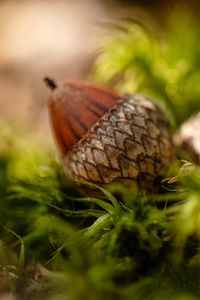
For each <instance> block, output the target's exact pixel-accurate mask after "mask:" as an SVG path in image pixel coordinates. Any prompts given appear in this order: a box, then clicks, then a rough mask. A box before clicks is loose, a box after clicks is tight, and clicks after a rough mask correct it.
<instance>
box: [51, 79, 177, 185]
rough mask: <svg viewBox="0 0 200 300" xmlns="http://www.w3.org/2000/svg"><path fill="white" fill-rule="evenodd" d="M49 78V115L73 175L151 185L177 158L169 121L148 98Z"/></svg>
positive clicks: (77, 179)
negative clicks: (59, 81)
mask: <svg viewBox="0 0 200 300" xmlns="http://www.w3.org/2000/svg"><path fill="white" fill-rule="evenodd" d="M45 81H46V83H47V85H48V86H49V87H50V88H51V90H52V92H51V94H50V96H49V100H48V107H49V114H50V119H51V124H52V128H53V132H54V135H55V139H56V141H57V144H58V146H59V148H60V150H61V155H62V162H63V166H64V170H65V173H66V175H67V176H68V178H69V179H71V180H73V181H75V182H81V181H89V182H93V183H96V184H99V185H106V184H110V183H111V182H122V183H124V184H126V185H130V184H133V183H135V184H137V185H138V186H139V187H143V188H147V189H150V188H152V186H153V182H154V180H155V179H157V178H159V177H162V176H163V175H164V174H165V171H166V169H167V168H168V167H169V165H170V163H171V162H172V161H173V159H174V147H173V142H172V138H171V137H172V134H171V129H170V124H169V122H168V120H167V118H166V117H165V115H164V114H163V112H162V111H161V110H160V108H159V107H158V106H157V105H156V104H155V103H154V102H152V101H151V100H150V99H149V98H147V97H145V96H143V95H139V94H134V95H130V94H126V95H120V94H118V93H115V92H113V91H109V90H107V89H105V88H101V87H97V86H94V85H91V84H86V83H81V82H71V81H63V82H61V83H59V84H58V85H57V84H56V83H55V82H54V81H53V80H52V79H50V78H45Z"/></svg>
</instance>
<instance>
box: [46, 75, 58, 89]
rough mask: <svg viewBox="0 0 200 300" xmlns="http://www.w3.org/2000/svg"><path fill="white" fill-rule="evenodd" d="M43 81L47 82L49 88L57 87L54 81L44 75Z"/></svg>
mask: <svg viewBox="0 0 200 300" xmlns="http://www.w3.org/2000/svg"><path fill="white" fill-rule="evenodd" d="M44 82H45V83H46V84H47V86H48V87H50V89H51V90H54V89H55V88H57V87H58V86H57V84H56V83H55V81H54V80H53V79H51V78H49V77H44Z"/></svg>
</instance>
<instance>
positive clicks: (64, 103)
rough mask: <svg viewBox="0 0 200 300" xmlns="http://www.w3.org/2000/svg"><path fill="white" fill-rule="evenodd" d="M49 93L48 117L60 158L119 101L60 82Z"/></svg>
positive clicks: (104, 93)
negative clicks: (59, 151) (60, 154)
mask: <svg viewBox="0 0 200 300" xmlns="http://www.w3.org/2000/svg"><path fill="white" fill-rule="evenodd" d="M52 90H53V91H52V93H51V95H50V97H49V102H48V104H49V113H50V118H51V124H52V127H53V132H54V135H55V138H56V141H57V143H58V145H59V148H60V150H61V153H62V155H63V156H64V155H66V153H67V152H68V151H69V150H71V149H72V148H73V146H74V145H75V144H76V143H77V142H78V141H79V140H80V139H81V138H82V137H83V136H84V135H85V134H86V132H87V131H88V130H90V128H91V127H92V126H93V125H94V124H95V123H96V122H97V121H98V120H99V119H100V118H101V117H102V116H103V115H104V114H105V113H106V112H107V111H108V109H109V108H111V107H113V105H115V103H116V101H117V100H118V99H119V98H120V96H119V95H118V94H116V93H114V92H111V91H108V90H106V89H102V88H99V87H96V86H94V85H89V84H86V83H81V82H70V81H63V82H61V83H59V85H58V86H56V85H54V86H52Z"/></svg>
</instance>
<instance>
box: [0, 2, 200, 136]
mask: <svg viewBox="0 0 200 300" xmlns="http://www.w3.org/2000/svg"><path fill="white" fill-rule="evenodd" d="M183 5H185V6H184V7H187V9H188V10H189V11H190V15H191V16H192V18H194V19H196V20H198V17H199V15H198V13H199V8H200V4H199V1H198V0H197V1H192V0H190V1H183V0H181V1H175V0H168V1H164V0H161V1H159V0H152V1H148V0H146V1H145V0H138V1H136V0H135V1H117V0H116V1H114V0H73V1H72V0H57V1H53V0H49V1H47V0H35V1H31V0H1V1H0V120H4V121H6V122H7V123H8V124H9V126H11V127H12V128H20V129H21V128H22V129H23V130H24V131H25V132H26V133H27V132H29V131H30V132H35V133H37V134H39V135H41V136H42V137H43V138H46V139H47V140H51V133H50V126H49V120H48V113H47V95H48V90H47V88H46V86H45V85H44V83H43V82H42V79H43V77H44V76H46V75H49V76H52V77H53V78H55V79H56V80H58V81H59V80H62V79H75V80H76V79H81V80H88V78H89V80H93V78H95V76H96V75H91V74H94V72H93V66H94V63H95V61H96V58H97V56H98V51H99V47H100V45H101V41H102V40H104V37H105V36H106V35H107V34H108V32H110V30H112V29H111V27H112V26H109V25H108V24H112V23H115V24H117V23H118V22H120V21H121V20H124V19H131V18H132V19H134V20H138V21H140V22H141V23H143V22H144V23H145V24H148V25H150V26H151V27H152V28H156V34H160V35H161V36H162V34H163V33H164V32H165V27H166V20H168V18H169V17H168V16H170V15H171V13H172V12H173V11H174V10H175V9H176V8H177V7H180V6H181V7H182V6H183ZM182 20H183V19H182ZM183 22H184V21H183ZM176 26H178V27H179V26H180V30H179V33H181V26H182V25H181V24H180V25H179V23H178V20H177V24H176ZM183 30H184V29H183ZM182 34H183V36H184V32H182ZM100 73H101V72H98V71H97V78H98V75H99V74H100ZM93 76H94V77H93ZM100 77H101V76H100ZM94 80H95V79H94ZM99 81H101V82H103V84H106V80H105V76H104V80H99Z"/></svg>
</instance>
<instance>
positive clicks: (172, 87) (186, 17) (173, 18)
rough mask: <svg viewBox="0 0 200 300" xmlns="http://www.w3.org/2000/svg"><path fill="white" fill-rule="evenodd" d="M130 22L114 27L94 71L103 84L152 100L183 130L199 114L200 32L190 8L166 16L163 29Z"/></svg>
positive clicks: (176, 10) (102, 46)
mask: <svg viewBox="0 0 200 300" xmlns="http://www.w3.org/2000/svg"><path fill="white" fill-rule="evenodd" d="M144 24H145V23H142V24H141V23H139V22H138V21H134V20H128V21H124V22H122V23H121V24H120V25H117V26H116V28H115V26H113V28H112V29H113V30H111V31H110V35H109V34H108V36H107V38H105V39H104V40H103V42H102V44H101V47H100V53H99V56H98V58H97V61H96V65H95V67H94V75H95V78H96V80H97V82H99V83H101V84H102V83H103V84H106V85H109V86H111V87H113V88H116V89H117V90H119V91H120V92H137V93H143V94H146V95H149V96H151V97H153V98H155V99H156V100H157V101H159V102H160V104H161V106H164V110H165V111H167V112H168V114H169V117H171V120H172V122H174V124H176V125H177V126H179V125H180V124H181V123H182V122H183V121H185V120H186V119H188V118H189V117H190V116H191V114H193V113H194V112H196V111H198V110H199V109H200V86H199V81H200V56H199V53H200V29H199V21H198V20H196V19H195V18H194V16H193V15H192V14H190V10H189V7H188V8H185V7H180V6H179V7H178V8H177V9H174V10H173V11H172V12H171V14H169V15H167V16H166V22H165V26H163V28H153V29H152V28H151V29H150V28H149V26H146V25H144Z"/></svg>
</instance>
